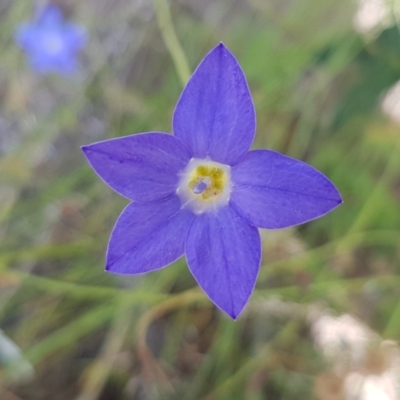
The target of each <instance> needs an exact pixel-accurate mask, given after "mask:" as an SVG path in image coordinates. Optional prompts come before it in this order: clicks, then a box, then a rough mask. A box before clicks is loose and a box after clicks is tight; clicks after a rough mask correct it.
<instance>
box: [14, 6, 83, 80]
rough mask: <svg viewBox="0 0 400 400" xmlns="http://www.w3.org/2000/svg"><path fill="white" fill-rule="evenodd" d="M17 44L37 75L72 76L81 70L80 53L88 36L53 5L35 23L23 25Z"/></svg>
mask: <svg viewBox="0 0 400 400" xmlns="http://www.w3.org/2000/svg"><path fill="white" fill-rule="evenodd" d="M15 41H16V42H17V44H18V45H19V46H20V47H21V48H22V50H23V51H24V52H25V54H26V55H27V58H28V62H29V64H30V66H31V67H32V69H34V70H35V71H37V72H39V73H42V74H47V73H51V72H55V73H59V74H65V75H68V74H73V73H74V72H75V71H76V70H77V66H78V63H77V53H78V51H79V50H81V49H82V48H83V47H84V46H85V44H86V41H87V35H86V30H85V29H84V28H83V27H81V26H79V25H76V24H73V23H71V22H67V21H65V19H64V17H63V15H62V13H61V10H60V9H59V8H58V7H57V6H55V5H49V6H47V7H45V8H44V9H43V10H41V12H40V14H39V15H38V16H37V18H36V19H34V20H33V21H31V22H25V23H22V24H21V25H19V27H18V28H17V30H16V32H15Z"/></svg>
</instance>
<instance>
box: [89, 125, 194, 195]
mask: <svg viewBox="0 0 400 400" xmlns="http://www.w3.org/2000/svg"><path fill="white" fill-rule="evenodd" d="M82 150H83V151H84V153H85V156H86V158H87V159H88V161H89V163H90V165H91V166H92V167H93V169H94V170H95V171H96V173H97V174H98V175H99V176H100V178H102V179H103V180H104V181H105V182H106V183H107V184H108V185H109V186H110V187H111V188H113V189H114V190H115V191H116V192H118V193H120V194H121V195H122V196H125V197H127V198H128V199H131V200H135V201H140V202H149V201H158V200H162V199H165V198H167V197H168V196H170V195H171V194H173V193H175V191H176V188H177V185H178V181H179V176H178V173H179V172H180V171H181V170H183V169H184V168H185V167H186V165H187V163H188V162H189V160H190V158H191V155H190V153H189V151H188V150H187V149H186V147H185V145H184V144H182V142H181V141H180V140H179V139H177V138H175V137H173V136H172V135H168V134H166V133H155V132H153V133H146V134H144V133H142V134H136V135H130V136H125V137H121V138H117V139H110V140H105V141H103V142H98V143H94V144H90V145H87V146H83V147H82Z"/></svg>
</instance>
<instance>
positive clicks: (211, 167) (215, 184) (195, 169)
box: [176, 158, 232, 214]
mask: <svg viewBox="0 0 400 400" xmlns="http://www.w3.org/2000/svg"><path fill="white" fill-rule="evenodd" d="M231 187H232V185H231V167H230V166H229V165H225V164H220V163H218V162H215V161H211V160H210V159H205V160H202V159H199V158H192V159H191V160H190V161H189V163H188V165H187V166H186V168H185V169H184V171H183V172H182V174H181V176H180V181H179V184H178V188H177V190H176V193H177V194H178V196H179V197H180V199H181V201H182V207H188V208H190V209H191V210H192V211H193V212H194V213H195V214H202V213H204V212H207V211H212V210H216V209H218V208H220V207H222V206H224V205H226V204H228V202H229V198H230V194H231Z"/></svg>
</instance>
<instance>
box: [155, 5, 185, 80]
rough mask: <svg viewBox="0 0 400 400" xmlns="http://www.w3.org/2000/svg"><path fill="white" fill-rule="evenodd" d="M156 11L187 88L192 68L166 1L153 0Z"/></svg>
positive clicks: (159, 23)
mask: <svg viewBox="0 0 400 400" xmlns="http://www.w3.org/2000/svg"><path fill="white" fill-rule="evenodd" d="M153 6H154V10H155V12H156V16H157V22H158V26H159V28H160V31H161V35H162V37H163V39H164V42H165V45H166V46H167V49H168V51H169V52H170V54H171V57H172V60H173V61H174V64H175V68H176V72H177V74H178V76H179V79H180V81H181V82H182V85H183V86H185V85H186V82H187V81H188V80H189V78H190V68H189V64H188V62H187V60H186V57H185V53H184V52H183V50H182V47H181V45H180V43H179V41H178V37H177V36H176V33H175V29H174V25H173V23H172V18H171V12H170V9H169V7H168V3H167V1H166V0H153Z"/></svg>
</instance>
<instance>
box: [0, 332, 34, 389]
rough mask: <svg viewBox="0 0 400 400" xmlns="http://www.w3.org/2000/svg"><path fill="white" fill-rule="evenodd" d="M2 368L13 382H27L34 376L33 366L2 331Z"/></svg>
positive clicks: (0, 336) (0, 338)
mask: <svg viewBox="0 0 400 400" xmlns="http://www.w3.org/2000/svg"><path fill="white" fill-rule="evenodd" d="M0 366H1V367H2V368H4V369H5V371H6V376H7V378H8V379H10V380H11V381H13V382H21V381H23V382H25V381H28V380H30V379H31V378H32V377H33V375H34V369H33V366H32V364H31V363H30V362H29V361H27V360H25V359H24V358H23V357H22V354H21V351H20V349H19V347H18V346H17V345H16V344H15V343H14V342H13V341H12V340H11V339H10V338H8V337H7V336H6V335H5V333H4V332H3V331H2V330H1V329H0Z"/></svg>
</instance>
